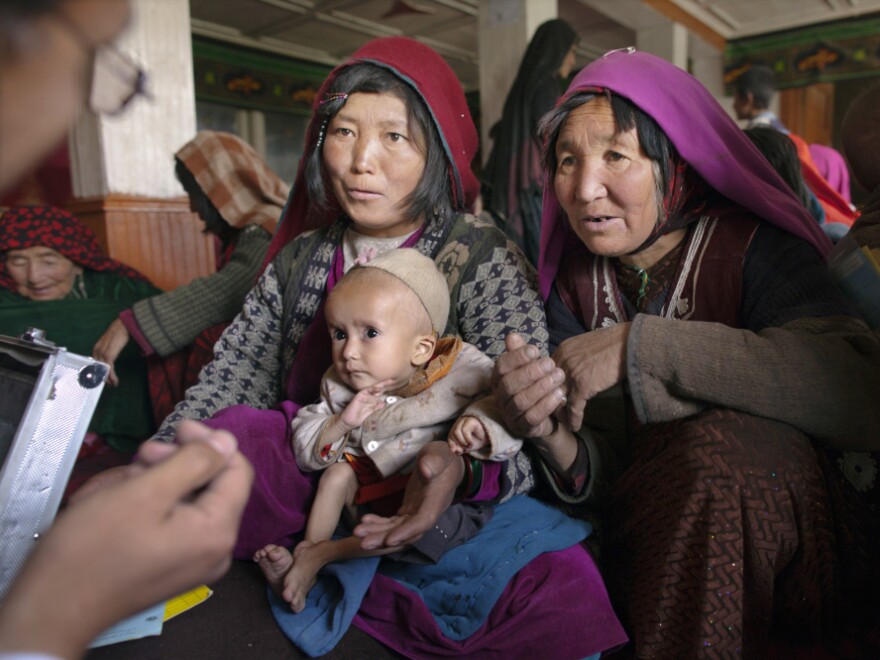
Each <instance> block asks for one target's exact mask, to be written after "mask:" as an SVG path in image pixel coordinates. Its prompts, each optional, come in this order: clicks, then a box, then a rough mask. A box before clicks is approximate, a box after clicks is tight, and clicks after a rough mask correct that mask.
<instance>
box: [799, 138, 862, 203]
mask: <svg viewBox="0 0 880 660" xmlns="http://www.w3.org/2000/svg"><path fill="white" fill-rule="evenodd" d="M809 150H810V156H812V158H813V164H814V165H815V166H816V169H817V170H818V172H819V174H821V175H822V178H823V179H825V180H826V181H827V182H828V185H829V186H831V187H832V188H833V189H834V190H835V191H836V192H837V193H838V194H839V195H840V196H841V197H843V199H845V200H846V201H847V202H849V203H852V191H851V190H850V184H849V168H848V167H847V166H846V159H845V158H844V157H843V154H842V153H840V152H839V151H838V150H837V149H835V148H834V147H829V146H827V145H824V144H818V143H816V142H814V143H812V144H810V145H809Z"/></svg>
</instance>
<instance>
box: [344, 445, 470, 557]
mask: <svg viewBox="0 0 880 660" xmlns="http://www.w3.org/2000/svg"><path fill="white" fill-rule="evenodd" d="M463 476H464V461H463V459H462V458H461V457H459V456H456V455H455V454H453V453H452V450H451V449H450V448H449V445H448V444H447V443H446V442H444V441H442V440H439V441H435V442H431V443H429V444H427V445H426V446H425V447H424V449H422V451H421V452H420V453H419V457H418V459H417V460H416V469H415V470H413V473H412V475H411V476H410V478H409V481H408V482H407V484H406V491H405V492H404V495H403V504H402V505H401V507H400V510H399V511H398V513H397V515H396V516H392V517H390V518H383V517H381V516H377V515H374V514H367V515H365V516H364V517H363V518H362V519H361V522H360V524H359V525H358V526H357V527H355V528H354V535H355V536H356V537H359V538H360V539H361V547H362V548H363V549H364V550H366V551H370V550H376V549H378V548H383V547H384V548H390V547H399V546H406V545H411V544H412V543H415V542H416V541H418V540H419V539H420V538H421V536H422V534H424V533H425V532H426V531H428V530H429V529H431V527H433V525H434V523H436V522H437V519H438V518H439V517H440V515H441V514H442V513H443V512H444V511H446V509H448V508H449V505H450V504H452V500H453V498H454V497H455V489H456V488H457V487H458V484H459V483H460V482H461V478H462V477H463Z"/></svg>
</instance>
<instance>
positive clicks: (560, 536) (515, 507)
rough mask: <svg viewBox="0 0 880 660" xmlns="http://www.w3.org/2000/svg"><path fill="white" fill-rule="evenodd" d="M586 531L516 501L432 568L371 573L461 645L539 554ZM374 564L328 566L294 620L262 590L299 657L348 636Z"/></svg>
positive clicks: (405, 566) (398, 566) (546, 509)
mask: <svg viewBox="0 0 880 660" xmlns="http://www.w3.org/2000/svg"><path fill="white" fill-rule="evenodd" d="M591 532H592V525H590V523H588V522H586V521H583V520H574V519H572V518H569V517H568V516H566V515H565V514H563V513H562V512H561V511H559V510H558V509H554V508H553V507H550V506H548V505H546V504H543V503H542V502H539V501H538V500H535V499H532V498H531V497H527V496H524V495H521V496H517V497H514V498H512V499H510V500H509V501H507V502H505V503H504V504H499V505H498V506H497V507H495V515H494V516H493V517H492V519H491V520H490V521H489V523H488V524H487V525H486V526H485V527H484V528H483V529H482V530H481V532H480V533H479V534H477V535H476V536H475V537H474V538H472V539H470V540H468V541H467V542H465V543H463V544H462V545H460V546H458V547H456V548H454V549H453V550H450V551H449V552H447V553H446V554H445V555H443V557H442V558H441V559H440V561H439V562H438V563H437V564H412V563H408V562H399V561H386V562H383V563H382V565H381V567H379V570H380V572H382V573H383V574H385V575H388V576H389V577H392V578H394V579H396V580H398V581H399V582H400V583H401V584H403V585H404V586H405V587H407V588H408V589H411V590H412V591H414V592H415V593H416V594H418V595H419V596H420V597H421V598H422V599H423V600H424V602H425V604H426V605H427V606H428V608H429V609H430V610H431V612H432V613H433V614H434V618H435V620H436V621H437V625H438V626H439V627H440V629H441V630H442V632H443V634H444V635H445V636H446V637H448V638H449V639H452V640H463V639H466V638H467V637H469V636H470V635H472V634H473V633H474V632H476V631H477V629H479V628H480V626H482V625H483V623H484V621H485V620H486V617H487V616H488V615H489V613H490V612H491V611H492V608H493V607H494V606H495V603H496V602H497V601H498V598H499V597H500V596H501V593H502V592H503V591H504V589H505V588H506V587H507V584H508V582H510V580H511V578H513V576H514V575H516V573H517V571H519V570H520V569H521V568H522V567H524V566H525V565H526V564H528V563H529V562H530V561H531V560H532V559H534V558H535V557H537V556H538V555H539V554H541V553H543V552H553V551H555V550H562V549H565V548H568V547H570V546H572V545H574V544H575V543H579V542H580V541H582V540H583V539H585V538H586V537H587V536H589V535H590V533H591ZM378 566H379V558H378V557H372V558H369V559H351V560H348V561H344V562H337V563H334V564H328V565H327V566H326V567H324V569H323V570H322V571H321V574H320V575H319V576H318V581H317V583H316V584H315V586H314V587H312V590H311V591H310V592H309V595H308V597H307V598H306V607H305V609H304V610H303V611H302V612H301V613H299V614H294V613H293V612H291V610H290V606H289V605H288V604H287V603H285V602H284V601H283V600H281V599H280V598H279V597H278V596H276V595H275V594H274V593H272V591H271V590H269V603H270V605H271V606H272V614H273V615H274V616H275V620H276V621H277V622H278V625H279V626H280V627H281V629H282V630H283V631H284V634H286V635H287V636H288V637H289V638H290V640H291V641H292V642H293V643H294V644H296V645H297V646H298V647H299V648H300V649H301V650H302V651H303V652H304V653H306V654H308V655H309V656H312V657H315V656H319V655H323V654H325V653H328V652H329V651H330V650H331V649H332V648H333V647H334V646H335V645H336V644H337V643H338V642H339V640H340V639H341V638H342V636H343V635H344V634H345V632H346V630H348V627H349V625H350V624H351V620H352V618H353V617H354V615H355V614H356V613H357V610H358V608H359V607H360V604H361V601H362V600H363V597H364V594H366V592H367V589H368V588H369V586H370V582H371V581H372V579H373V575H374V574H375V572H376V569H377V567H378Z"/></svg>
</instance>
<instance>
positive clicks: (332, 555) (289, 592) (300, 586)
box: [279, 536, 404, 612]
mask: <svg viewBox="0 0 880 660" xmlns="http://www.w3.org/2000/svg"><path fill="white" fill-rule="evenodd" d="M403 548H404V546H399V547H396V548H381V549H379V550H364V549H363V548H361V540H360V539H358V538H355V537H353V536H348V537H346V538H344V539H339V540H335V541H319V542H317V543H310V542H308V541H303V542H302V543H300V544H299V545H298V546H296V550H294V553H293V566H291V567H290V570H289V571H287V575H285V576H284V587H283V589H282V591H281V593H280V594H279V595H280V596H281V597H282V598H283V599H284V600H286V601H287V602H288V603H290V609H291V610H293V611H294V612H302V610H303V608H304V607H305V606H306V596H307V595H308V593H309V591H311V589H312V587H314V586H315V582H316V580H317V579H318V572H319V571H320V570H321V569H322V568H324V566H326V565H327V564H330V563H332V562H334V561H342V560H344V559H355V558H358V557H375V556H378V555H386V554H389V553H392V552H397V551H398V550H402V549H403Z"/></svg>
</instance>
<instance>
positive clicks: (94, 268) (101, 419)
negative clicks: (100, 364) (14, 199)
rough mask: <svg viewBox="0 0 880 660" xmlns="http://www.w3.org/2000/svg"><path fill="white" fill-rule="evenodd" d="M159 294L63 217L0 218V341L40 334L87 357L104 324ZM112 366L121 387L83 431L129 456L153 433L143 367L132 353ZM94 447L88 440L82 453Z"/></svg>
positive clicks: (107, 394)
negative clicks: (2, 337) (34, 331)
mask: <svg viewBox="0 0 880 660" xmlns="http://www.w3.org/2000/svg"><path fill="white" fill-rule="evenodd" d="M159 292H160V291H159V289H157V288H156V287H154V286H153V285H152V284H150V282H148V281H147V280H146V278H145V277H144V276H143V275H141V274H140V273H138V272H137V271H135V270H134V269H132V268H129V267H128V266H126V265H125V264H123V263H120V262H119V261H116V260H115V259H110V258H109V257H106V256H104V254H103V252H102V251H101V248H100V246H99V245H98V241H97V239H96V238H95V235H94V233H92V230H91V229H89V228H88V227H86V226H85V225H83V224H82V223H81V222H80V221H79V220H77V219H76V218H74V217H73V216H72V215H70V214H69V213H68V212H67V211H63V210H61V209H56V208H48V207H43V206H17V207H13V208H10V209H7V210H6V211H5V212H4V213H3V214H2V216H0V334H4V335H8V336H12V337H18V336H20V335H21V334H23V333H24V332H25V331H26V330H27V329H28V328H30V327H34V328H40V329H41V330H44V331H45V333H46V339H47V340H48V341H51V342H53V343H55V344H56V345H58V346H64V347H65V348H67V350H69V351H71V352H73V353H77V354H80V355H88V354H89V353H90V352H91V349H92V346H93V345H94V342H95V340H96V339H97V338H98V337H99V336H100V333H101V332H102V330H103V329H104V328H105V327H107V324H108V323H109V320H110V319H113V318H115V317H116V316H117V314H119V312H120V311H121V310H123V309H126V308H128V307H130V306H131V305H132V304H135V303H137V301H139V300H143V299H144V298H148V297H150V296H154V295H156V294H157V293H159ZM117 366H118V369H119V372H120V373H122V374H124V376H125V378H124V382H123V383H122V384H121V385H120V387H117V388H105V389H104V391H103V392H102V393H101V398H100V400H99V402H98V407H97V408H96V409H95V414H94V416H93V417H92V421H91V424H90V425H89V431H90V432H91V433H93V434H96V435H97V436H100V440H102V441H103V442H106V443H107V444H108V445H109V446H110V447H112V448H113V449H114V450H116V452H120V453H122V454H125V455H127V456H131V454H133V453H134V452H135V450H136V449H137V446H138V445H139V444H140V442H141V441H142V440H143V439H144V438H147V437H149V435H150V434H151V433H152V432H153V431H154V430H155V428H156V426H155V421H154V416H153V409H152V406H151V402H150V394H149V388H148V386H147V365H146V363H145V361H144V358H143V357H142V356H141V355H139V354H138V351H137V350H136V349H135V348H134V347H131V348H130V349H129V350H127V351H125V352H123V353H122V354H121V355H120V356H119V360H118V365H117ZM98 442H99V438H92V437H90V438H89V443H88V446H92V445H94V444H96V443H98Z"/></svg>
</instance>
